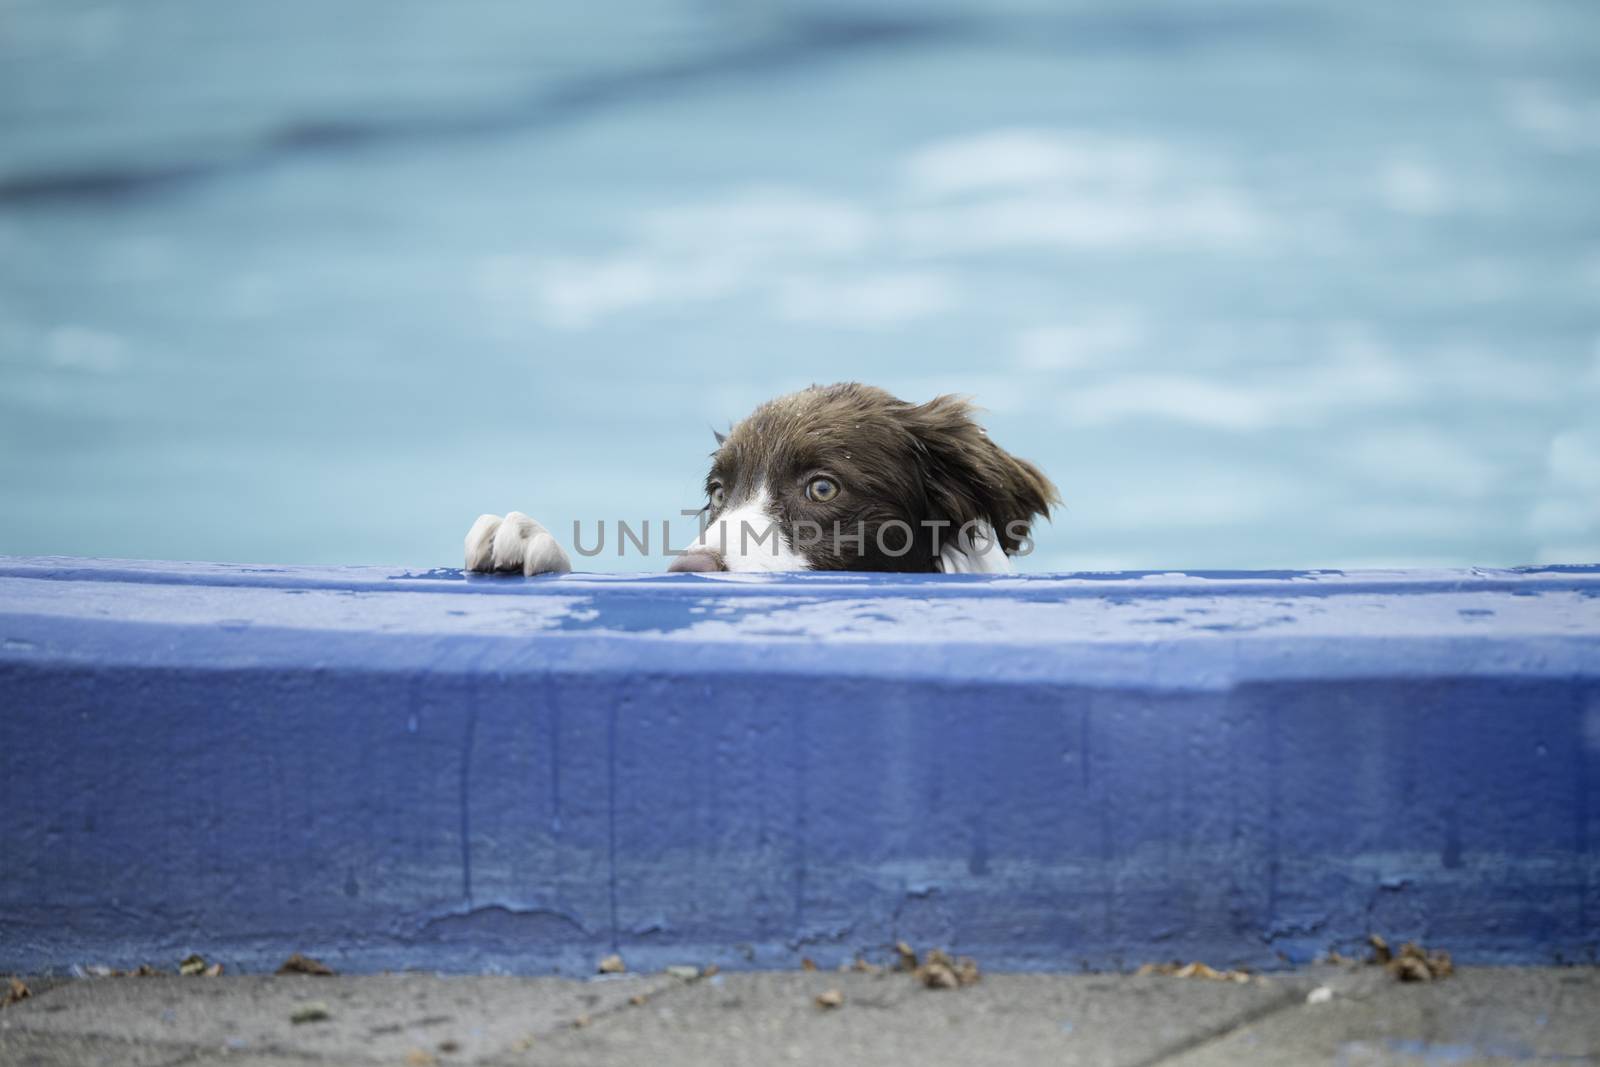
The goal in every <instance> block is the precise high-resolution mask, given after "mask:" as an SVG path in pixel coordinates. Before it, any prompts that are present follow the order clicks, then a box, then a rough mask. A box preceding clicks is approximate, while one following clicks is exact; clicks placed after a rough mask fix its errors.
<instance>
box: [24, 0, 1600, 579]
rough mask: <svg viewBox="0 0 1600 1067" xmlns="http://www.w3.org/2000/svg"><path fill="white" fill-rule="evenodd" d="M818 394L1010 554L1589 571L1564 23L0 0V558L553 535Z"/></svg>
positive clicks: (1592, 535) (388, 546)
mask: <svg viewBox="0 0 1600 1067" xmlns="http://www.w3.org/2000/svg"><path fill="white" fill-rule="evenodd" d="M846 378H855V379H861V380H865V381H870V382H874V383H877V384H880V385H883V386H885V387H887V388H889V389H891V390H893V391H895V392H897V393H899V394H900V395H902V396H905V397H906V398H908V399H926V398H928V397H931V396H933V395H934V394H936V393H939V392H945V391H955V392H964V393H969V394H971V395H973V396H974V397H975V398H976V399H977V401H978V402H979V403H980V404H982V405H983V406H984V407H985V408H987V410H988V415H987V423H988V426H989V428H990V431H991V434H992V435H993V436H994V438H995V439H996V440H998V441H999V442H1000V443H1002V444H1003V445H1005V446H1007V447H1009V448H1011V449H1013V450H1014V451H1016V452H1018V453H1019V454H1021V455H1024V456H1027V457H1029V458H1031V459H1033V460H1035V461H1036V462H1038V463H1039V464H1040V465H1041V466H1042V467H1043V468H1044V469H1045V470H1046V471H1047V472H1048V473H1049V474H1051V475H1052V476H1053V477H1054V479H1055V480H1056V482H1057V483H1058V484H1059V485H1060V486H1061V489H1062V492H1063V494H1064V495H1065V497H1066V498H1067V502H1068V506H1067V509H1066V510H1065V511H1064V512H1062V513H1061V514H1060V515H1059V516H1058V517H1057V519H1056V521H1055V522H1054V523H1053V524H1052V525H1050V526H1048V527H1045V528H1044V529H1043V530H1042V532H1041V534H1040V536H1039V545H1038V551H1037V552H1035V554H1034V555H1033V556H1032V557H1030V559H1029V560H1028V561H1027V562H1026V564H1025V566H1026V567H1027V568H1028V569H1031V570H1050V569H1092V568H1124V567H1126V568H1157V569H1159V568H1182V567H1189V568H1194V567H1209V568H1253V567H1339V566H1376V565H1406V564H1413V565H1422V564H1447V565H1460V564H1472V563H1481V564H1491V565H1508V564H1518V563H1531V562H1551V561H1564V562H1581V561H1595V560H1600V415H1597V414H1596V412H1597V409H1600V6H1597V5H1595V4H1593V3H1589V2H1587V0H1574V2H1562V0H1515V2H1509V0H1508V2H1504V3H1494V2H1487V0H1465V2H1457V3H1450V4H1444V3H1418V4H1406V5H1390V4H1356V3H1342V4H1331V3H1298V4H1289V3H1281V2H1267V0H1259V2H1257V0H1249V2H1223V3H1211V4H1205V5H1196V4H1189V3H1176V2H1173V3H1151V2H1146V0H1139V2H1132V3H1117V4H1110V3H1107V4H1086V3H1076V4H1074V3H1068V4H1062V5H1055V6H1051V7H1045V6H1043V5H1033V4H1029V3H1008V4H994V3H977V2H972V3H956V2H949V3H940V2H929V3H918V4H911V3H894V2H880V0H851V2H848V3H846V2H843V0H838V2H827V0H796V2H775V3H761V4H755V3H750V4H735V3H729V2H724V3H715V2H689V0H677V2H673V0H662V2H652V3H642V2H640V3H626V2H625V3H602V4H585V5H553V4H516V3H508V2H489V0H475V2H472V3H454V4H449V5H440V4H437V3H432V2H422V0H409V2H403V3H384V4H377V3H373V2H367V0H363V2H358V3H345V4H339V5H327V4H323V3H318V2H312V0H295V2H287V3H277V4H272V5H257V6H256V7H254V8H249V7H240V6H238V5H214V4H208V3H205V2H202V0H164V2H150V3H144V4H139V5H130V4H91V3H81V2H68V0H38V2H20V0H0V552H11V553H47V552H48V553H70V554H81V555H105V556H135V557H154V558H197V559H210V560H240V561H255V562H305V563H318V562H377V563H404V564H408V565H421V566H432V565H438V564H448V563H453V562H455V561H456V560H458V559H459V555H460V540H461V537H462V535H463V534H464V533H465V531H466V528H467V526H468V525H469V524H470V523H471V521H472V519H473V518H474V517H475V516H476V515H477V514H478V513H479V512H480V511H505V510H509V509H512V508H518V509H521V510H523V511H527V512H529V513H531V514H533V515H535V516H536V517H539V518H541V519H543V520H544V521H545V522H546V523H547V524H548V525H550V526H551V527H552V528H553V529H555V530H557V532H558V533H559V534H560V535H561V536H562V537H563V539H570V530H571V524H572V522H573V521H574V520H581V521H583V522H584V523H585V524H586V527H587V528H589V529H592V528H593V524H594V522H596V521H597V520H599V519H608V520H611V521H615V520H616V519H618V518H627V519H632V520H639V519H645V518H659V517H661V516H675V515H677V513H678V510H679V509H680V508H682V507H693V506H697V505H698V500H697V496H698V493H699V484H700V480H701V478H702V476H703V473H704V470H703V466H704V456H705V454H706V453H707V451H708V450H709V448H710V446H711V435H710V430H711V428H712V427H713V426H717V427H721V426H726V425H727V424H728V423H729V422H730V421H731V420H734V419H736V418H738V417H739V416H741V415H743V414H744V413H746V412H747V411H748V410H749V409H750V408H751V407H752V406H753V405H754V404H755V403H757V402H759V401H760V400H762V399H764V398H766V397H768V396H770V395H773V394H774V393H777V392H781V391H785V390H788V389H792V388H796V387H799V386H803V385H806V384H808V383H810V382H813V381H820V382H825V381H833V380H838V379H846ZM657 547H658V548H659V545H658V546H657ZM584 565H585V566H586V567H589V568H593V569H611V570H640V569H643V570H654V569H659V568H660V566H661V565H662V561H661V560H659V559H640V558H638V557H637V556H629V557H628V558H624V559H617V558H615V557H612V556H608V557H601V558H597V559H594V560H590V561H587V562H586V563H585V564H584Z"/></svg>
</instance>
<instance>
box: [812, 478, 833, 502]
mask: <svg viewBox="0 0 1600 1067" xmlns="http://www.w3.org/2000/svg"><path fill="white" fill-rule="evenodd" d="M838 495H839V483H838V482H836V481H834V480H833V479H832V478H813V479H811V482H810V484H808V485H807V486H806V496H807V497H808V498H809V499H811V500H815V501H816V502H817V503H819V504H826V503H827V502H828V501H830V500H832V499H833V498H834V497H836V496H838Z"/></svg>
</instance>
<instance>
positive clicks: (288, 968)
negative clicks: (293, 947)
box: [278, 952, 333, 976]
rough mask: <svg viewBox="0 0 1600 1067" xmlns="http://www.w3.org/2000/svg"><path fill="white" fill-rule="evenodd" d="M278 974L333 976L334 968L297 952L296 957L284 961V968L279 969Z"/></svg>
mask: <svg viewBox="0 0 1600 1067" xmlns="http://www.w3.org/2000/svg"><path fill="white" fill-rule="evenodd" d="M278 973H279V974H318V975H324V976H327V975H331V974H333V968H332V967H329V966H328V965H327V964H326V963H323V962H322V961H321V960H317V959H312V958H311V957H310V956H302V955H301V954H300V953H298V952H296V953H295V954H294V955H292V956H290V957H289V958H288V959H286V960H284V961H283V966H281V967H279V968H278Z"/></svg>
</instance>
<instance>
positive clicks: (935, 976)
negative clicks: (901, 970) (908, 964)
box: [912, 948, 982, 989]
mask: <svg viewBox="0 0 1600 1067" xmlns="http://www.w3.org/2000/svg"><path fill="white" fill-rule="evenodd" d="M912 974H913V975H915V976H916V978H917V979H918V980H919V981H921V982H922V984H923V985H925V986H927V987H928V988H929V989H957V988H959V987H961V986H964V985H972V984H973V983H974V982H976V981H977V980H978V979H979V978H980V977H982V975H981V974H980V973H979V971H978V964H977V963H976V962H975V961H974V960H973V959H972V957H971V956H962V957H960V958H959V959H953V958H951V956H950V954H949V953H948V952H946V951H945V950H944V949H942V948H935V949H930V950H929V951H928V955H927V958H926V959H925V960H923V963H922V966H920V967H918V968H916V969H915V970H913V971H912Z"/></svg>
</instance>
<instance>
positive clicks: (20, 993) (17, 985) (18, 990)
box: [0, 978, 33, 1005]
mask: <svg viewBox="0 0 1600 1067" xmlns="http://www.w3.org/2000/svg"><path fill="white" fill-rule="evenodd" d="M31 996H33V990H31V989H29V988H28V987H27V985H25V984H24V983H23V981H22V979H20V978H13V979H11V988H10V989H8V990H6V997H5V1000H3V1001H0V1005H5V1004H15V1003H16V1002H17V1001H19V1000H27V999H28V998H29V997H31Z"/></svg>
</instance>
